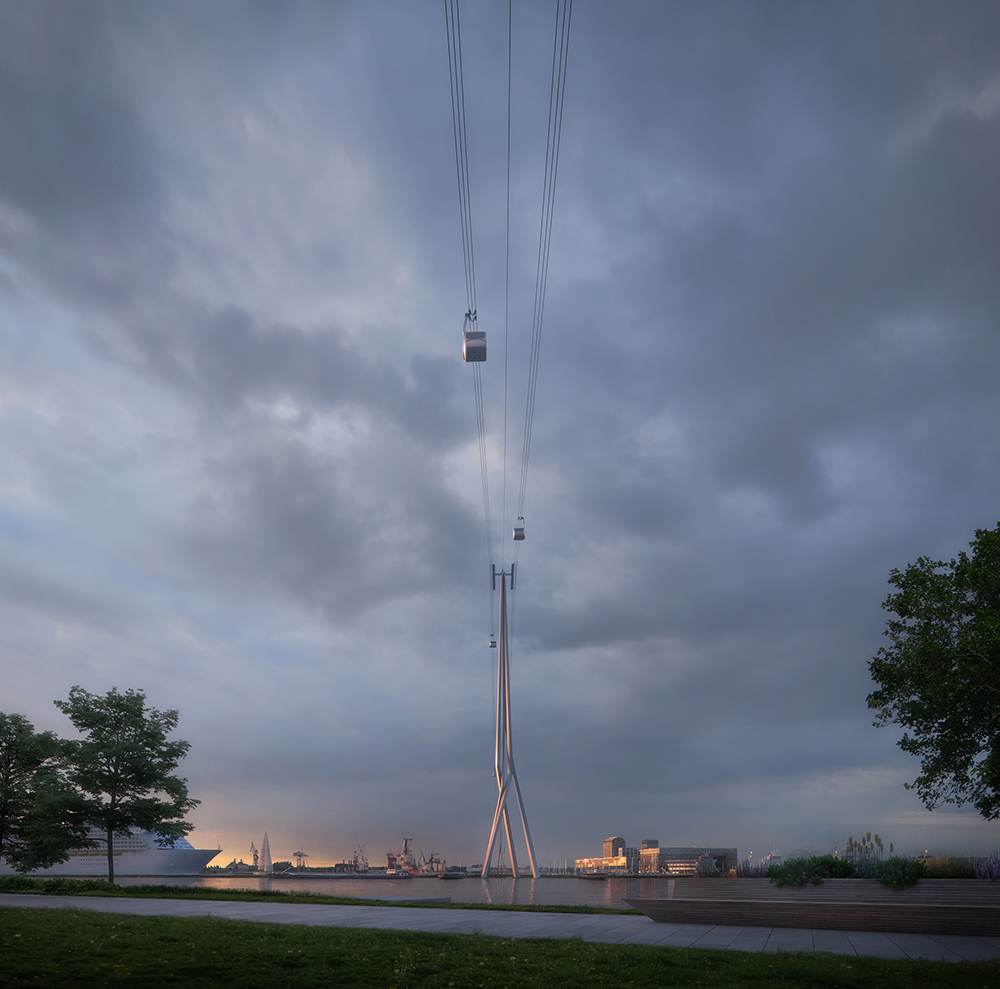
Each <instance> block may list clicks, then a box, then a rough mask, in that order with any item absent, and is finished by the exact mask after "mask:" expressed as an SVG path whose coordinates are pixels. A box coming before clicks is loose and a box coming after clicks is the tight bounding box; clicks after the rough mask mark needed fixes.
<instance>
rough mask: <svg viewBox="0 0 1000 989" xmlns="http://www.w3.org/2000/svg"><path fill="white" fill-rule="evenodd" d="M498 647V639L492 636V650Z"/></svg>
mask: <svg viewBox="0 0 1000 989" xmlns="http://www.w3.org/2000/svg"><path fill="white" fill-rule="evenodd" d="M496 647H497V637H496V636H495V635H491V636H490V649H496Z"/></svg>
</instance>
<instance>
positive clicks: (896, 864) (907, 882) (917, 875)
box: [875, 855, 927, 889]
mask: <svg viewBox="0 0 1000 989" xmlns="http://www.w3.org/2000/svg"><path fill="white" fill-rule="evenodd" d="M926 875H927V866H926V865H924V863H923V862H917V861H915V860H911V859H908V858H905V857H904V856H902V855H893V856H891V857H890V858H887V859H886V860H885V861H884V862H879V863H878V865H877V866H876V871H875V878H876V879H877V880H878V881H879V882H880V883H881V884H882V885H883V886H895V887H897V888H898V889H902V888H903V887H904V886H915V885H916V884H917V883H918V882H920V880H921V879H923V878H924V877H925V876H926Z"/></svg>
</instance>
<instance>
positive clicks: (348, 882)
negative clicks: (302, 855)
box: [118, 876, 669, 909]
mask: <svg viewBox="0 0 1000 989" xmlns="http://www.w3.org/2000/svg"><path fill="white" fill-rule="evenodd" d="M118 882H119V883H120V884H121V885H122V886H134V885H138V884H142V883H155V884H157V885H162V886H202V887H208V888H210V889H276V890H284V891H286V892H295V893H319V894H321V895H324V896H363V897H371V898H372V899H381V898H383V897H390V898H391V897H401V896H450V897H451V900H452V902H453V903H506V904H509V905H511V906H513V905H515V904H516V905H520V906H524V905H528V904H539V905H543V906H571V905H586V906H592V907H616V908H619V909H628V904H627V903H625V902H624V897H626V896H628V897H633V896H644V897H659V896H663V897H665V896H666V895H667V883H668V882H669V880H668V879H632V878H625V877H622V878H613V879H604V880H593V879H576V878H573V877H568V878H565V879H551V878H542V879H518V880H517V881H516V882H515V881H514V880H513V879H480V878H479V877H478V876H475V877H473V876H467V877H466V878H465V879H455V880H441V879H430V878H428V879H422V878H418V879H396V880H393V879H339V878H337V879H334V878H330V879H327V878H316V879H291V878H280V879H266V878H255V877H253V876H153V877H143V876H123V877H122V878H121V879H119V880H118Z"/></svg>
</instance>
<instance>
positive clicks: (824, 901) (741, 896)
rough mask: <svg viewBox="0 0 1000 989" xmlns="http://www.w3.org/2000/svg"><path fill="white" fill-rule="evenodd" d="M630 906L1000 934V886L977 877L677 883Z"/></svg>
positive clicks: (754, 920) (797, 922)
mask: <svg viewBox="0 0 1000 989" xmlns="http://www.w3.org/2000/svg"><path fill="white" fill-rule="evenodd" d="M663 886H666V891H665V895H664V894H663V892H662V890H663ZM625 902H626V903H628V904H629V906H631V907H634V908H635V909H636V910H641V911H642V912H643V913H644V914H646V916H647V917H649V918H650V919H652V920H655V921H657V922H659V923H669V924H713V925H715V924H722V925H726V926H737V927H808V928H821V929H828V930H849V931H898V932H911V933H920V934H978V935H993V936H997V935H1000V883H989V882H983V881H981V880H975V879H923V880H921V881H920V882H919V883H918V884H917V885H916V886H906V887H904V888H903V889H896V888H894V887H892V886H883V885H882V884H881V883H878V882H876V881H875V880H874V879H827V880H825V881H824V882H823V885H822V886H812V885H807V886H802V887H797V886H782V887H778V886H776V885H774V883H772V882H770V881H769V880H766V879H671V880H667V881H665V882H664V883H663V884H662V885H661V895H660V896H659V897H656V898H648V897H634V898H633V897H626V899H625Z"/></svg>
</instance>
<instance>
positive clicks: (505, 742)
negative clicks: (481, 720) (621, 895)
mask: <svg viewBox="0 0 1000 989" xmlns="http://www.w3.org/2000/svg"><path fill="white" fill-rule="evenodd" d="M497 577H499V578H500V657H499V661H498V663H497V732H496V754H495V756H494V757H493V767H494V770H495V772H496V777H497V789H498V791H499V792H498V794H497V809H496V811H495V812H494V814H493V827H492V829H491V830H490V843H489V846H488V847H487V849H486V855H485V857H484V858H483V873H482V876H483V879H488V878H489V874H490V862H491V860H492V858H493V849H494V847H495V846H496V843H497V841H498V840H499V837H500V835H499V830H500V822H501V821H502V822H503V830H504V835H505V836H506V838H507V848H508V849H509V850H510V864H511V868H512V870H513V875H514V878H515V879H517V875H518V873H517V853H516V852H515V851H514V842H513V840H512V839H513V835H512V833H511V827H510V815H509V814H508V812H507V798H508V797H509V796H510V792H511V784H513V790H514V796H515V798H516V799H517V809H518V812H519V813H520V815H521V826H522V827H523V828H524V841H525V844H526V845H527V846H528V861H529V862H530V863H531V875H532V876H533V877H534V878H535V879H537V878H538V865H537V863H536V861H535V846H534V845H533V844H532V843H531V831H530V830H529V829H528V818H527V817H526V816H525V813H524V803H523V801H522V800H521V787H520V786H519V785H518V782H517V771H516V770H515V769H514V750H513V745H512V743H511V735H510V648H509V646H508V642H507V578H508V577H509V578H510V589H511V590H514V564H513V563H511V565H510V572H509V573H508V572H507V571H506V570H500V571H499V572H498V571H497V568H496V565H495V564H493V590H496V586H497Z"/></svg>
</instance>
